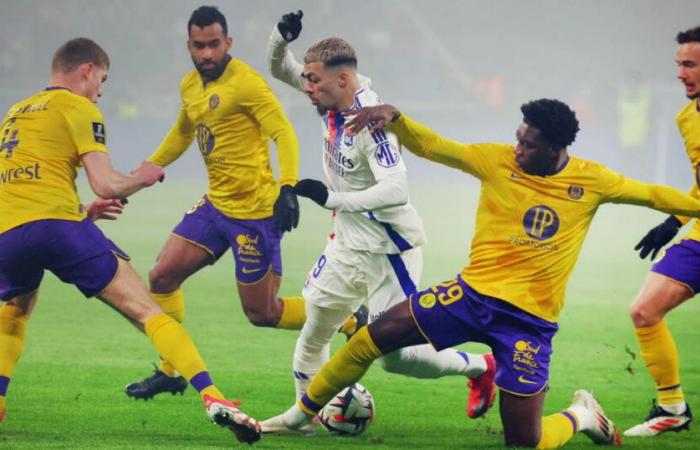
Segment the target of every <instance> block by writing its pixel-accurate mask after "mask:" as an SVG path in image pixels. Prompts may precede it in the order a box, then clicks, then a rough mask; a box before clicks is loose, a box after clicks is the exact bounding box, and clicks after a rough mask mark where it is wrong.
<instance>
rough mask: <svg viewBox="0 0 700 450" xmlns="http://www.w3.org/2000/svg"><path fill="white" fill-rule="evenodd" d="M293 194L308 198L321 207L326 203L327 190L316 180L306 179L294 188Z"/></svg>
mask: <svg viewBox="0 0 700 450" xmlns="http://www.w3.org/2000/svg"><path fill="white" fill-rule="evenodd" d="M294 192H296V193H297V195H300V196H302V197H306V198H310V199H311V200H313V201H315V202H316V203H318V204H319V205H321V206H325V205H326V202H327V201H328V188H327V187H326V185H325V184H323V183H321V182H320V181H318V180H311V179H309V178H306V179H304V180H301V181H299V182H298V183H297V185H296V186H294Z"/></svg>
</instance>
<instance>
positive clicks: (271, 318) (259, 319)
mask: <svg viewBox="0 0 700 450" xmlns="http://www.w3.org/2000/svg"><path fill="white" fill-rule="evenodd" d="M243 311H244V312H245V315H246V317H248V321H249V322H250V323H252V324H253V325H254V326H256V327H275V326H277V323H278V322H279V320H280V318H279V315H276V314H274V311H272V310H271V309H270V308H266V307H264V305H255V306H245V305H244V306H243Z"/></svg>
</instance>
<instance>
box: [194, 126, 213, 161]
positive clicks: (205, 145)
mask: <svg viewBox="0 0 700 450" xmlns="http://www.w3.org/2000/svg"><path fill="white" fill-rule="evenodd" d="M214 142H215V138H214V133H212V132H211V130H210V129H209V127H207V126H206V125H204V124H203V123H200V124H199V125H197V145H198V146H199V151H200V152H202V155H205V156H206V155H208V154H209V153H211V152H212V150H214Z"/></svg>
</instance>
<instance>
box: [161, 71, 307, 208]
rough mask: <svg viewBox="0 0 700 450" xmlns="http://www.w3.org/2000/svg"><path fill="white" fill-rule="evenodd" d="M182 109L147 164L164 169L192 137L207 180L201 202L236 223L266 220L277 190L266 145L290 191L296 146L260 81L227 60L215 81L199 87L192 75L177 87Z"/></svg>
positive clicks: (198, 79) (281, 113)
mask: <svg viewBox="0 0 700 450" xmlns="http://www.w3.org/2000/svg"><path fill="white" fill-rule="evenodd" d="M180 95H181V97H182V105H181V108H180V113H179V115H178V118H177V121H176V123H175V125H174V126H173V127H172V128H171V129H170V131H169V132H168V134H167V135H166V136H165V138H164V140H163V142H161V144H160V146H159V147H158V149H157V150H156V151H155V152H154V153H153V155H151V156H150V157H149V158H148V161H150V162H152V163H154V164H157V165H159V166H162V167H165V166H167V165H168V164H170V163H172V162H173V161H175V160H176V159H177V158H178V157H179V156H180V155H182V153H183V152H184V151H185V150H187V148H188V147H189V146H190V144H191V143H192V141H193V140H194V138H195V137H196V138H197V145H198V147H199V151H200V152H201V153H202V157H203V158H204V163H205V165H206V168H207V173H208V176H209V190H208V192H207V196H208V197H209V200H210V201H211V202H212V204H213V205H214V206H215V207H216V208H217V209H219V210H220V211H221V212H222V213H224V214H226V215H227V216H229V217H233V218H236V219H262V218H265V217H270V216H271V215H272V207H273V205H274V202H275V200H276V199H277V196H278V195H279V184H278V183H277V180H276V179H275V177H274V175H273V173H272V168H271V167H270V151H269V147H268V141H269V139H270V138H272V139H273V140H274V141H275V142H276V143H277V153H278V158H279V159H278V160H279V167H280V184H291V185H293V184H295V183H296V181H297V177H298V175H297V172H298V166H299V143H298V141H297V138H296V134H295V133H294V129H293V128H292V125H291V124H290V122H289V120H288V119H287V117H286V115H285V114H284V111H283V110H282V106H281V105H280V104H279V102H278V101H277V99H276V98H275V96H274V94H273V93H272V91H271V90H270V88H269V86H268V85H267V82H266V81H265V79H264V78H263V77H262V76H261V75H260V74H259V73H258V72H256V71H255V70H254V69H253V68H252V67H250V66H249V65H247V64H246V63H244V62H243V61H240V60H236V59H232V60H231V61H229V63H228V64H227V66H226V69H225V70H224V72H223V74H222V75H221V76H220V77H219V78H218V79H216V80H214V81H210V82H208V83H207V84H206V85H204V84H203V82H202V78H201V76H200V75H199V73H198V72H197V71H196V70H192V71H191V72H189V73H188V74H187V75H185V77H184V78H183V79H182V83H181V84H180Z"/></svg>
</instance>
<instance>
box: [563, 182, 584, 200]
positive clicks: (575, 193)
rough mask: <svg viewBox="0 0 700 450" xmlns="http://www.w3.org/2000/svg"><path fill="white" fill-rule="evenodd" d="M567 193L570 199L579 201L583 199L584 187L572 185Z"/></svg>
mask: <svg viewBox="0 0 700 450" xmlns="http://www.w3.org/2000/svg"><path fill="white" fill-rule="evenodd" d="M566 193H567V194H569V198H570V199H572V200H579V199H581V197H583V186H579V185H578V184H572V185H571V186H569V189H567V190H566Z"/></svg>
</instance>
